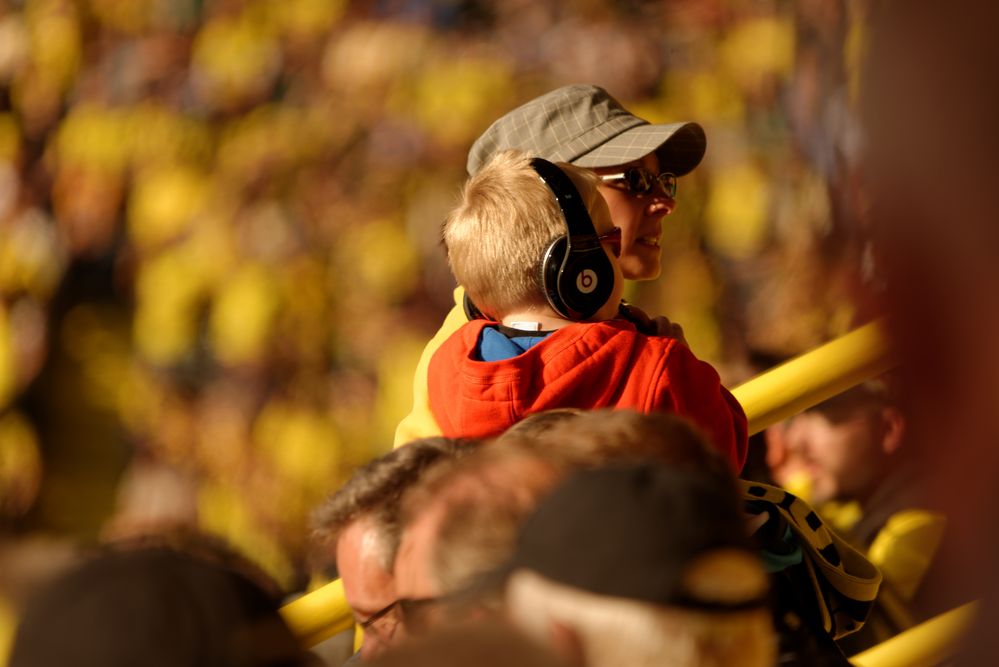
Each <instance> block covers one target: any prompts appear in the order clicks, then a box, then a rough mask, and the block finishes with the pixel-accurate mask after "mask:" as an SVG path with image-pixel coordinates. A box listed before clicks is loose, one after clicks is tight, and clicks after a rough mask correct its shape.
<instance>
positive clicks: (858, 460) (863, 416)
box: [768, 380, 945, 653]
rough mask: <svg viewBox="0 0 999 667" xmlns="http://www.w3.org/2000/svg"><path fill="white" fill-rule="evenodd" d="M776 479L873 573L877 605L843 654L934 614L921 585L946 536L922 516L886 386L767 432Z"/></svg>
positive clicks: (940, 523)
mask: <svg viewBox="0 0 999 667" xmlns="http://www.w3.org/2000/svg"><path fill="white" fill-rule="evenodd" d="M768 438H769V440H768V445H769V449H770V453H771V456H770V458H771V461H772V462H773V463H775V464H777V466H776V468H775V477H776V478H777V479H778V481H780V482H781V483H782V484H784V485H785V486H788V487H789V488H794V487H795V486H801V487H802V488H803V489H805V490H806V493H807V495H806V497H809V498H811V500H812V503H813V504H814V505H815V506H816V507H817V508H818V510H819V512H820V513H822V514H824V515H827V516H828V518H829V520H830V521H832V522H833V525H835V526H836V527H837V529H838V530H839V531H840V532H842V533H843V534H844V535H846V536H847V538H848V539H849V540H850V541H851V542H852V543H853V544H854V545H855V546H856V547H857V548H858V549H860V550H861V551H863V552H864V553H866V554H867V555H868V557H869V558H870V560H871V562H873V563H874V564H875V565H877V566H878V568H879V569H880V570H881V572H882V575H883V580H882V585H881V590H880V591H879V593H878V602H879V604H878V606H877V608H876V611H875V613H874V615H873V616H872V617H871V618H870V619H868V622H867V624H866V626H865V627H864V629H863V631H862V632H861V633H859V634H858V635H856V636H854V637H851V638H849V639H848V640H846V642H845V644H844V645H845V646H846V647H847V652H848V653H855V652H858V651H860V650H862V649H863V648H867V647H869V646H871V645H873V644H876V643H879V642H880V641H883V640H884V639H887V638H888V637H890V636H892V635H894V634H896V633H897V632H900V631H901V630H905V629H908V628H909V627H911V626H912V625H914V624H915V623H917V622H919V621H922V620H925V619H926V618H928V617H929V616H932V615H933V613H932V612H933V611H938V610H935V609H934V610H930V611H927V610H926V609H925V608H923V607H924V604H925V603H924V602H923V601H922V600H921V596H920V595H919V592H920V588H921V586H920V584H921V583H922V581H923V579H924V578H925V576H926V575H927V573H928V572H929V570H930V568H931V565H932V563H933V560H934V556H935V554H936V552H937V550H938V548H939V546H940V544H941V542H942V540H943V537H944V523H945V522H944V517H943V516H942V515H941V514H939V513H937V512H931V511H928V510H927V509H926V507H927V503H926V500H925V498H924V489H925V484H926V480H925V479H924V476H923V475H922V474H921V472H920V470H919V467H918V466H917V465H916V462H915V461H914V460H913V456H912V452H911V450H909V449H908V448H907V447H906V442H907V440H908V437H907V434H906V419H905V417H904V416H903V415H902V413H901V410H900V408H899V406H898V405H897V402H896V401H895V400H894V399H893V398H892V395H891V393H890V389H889V387H888V385H887V383H886V382H885V381H881V380H875V381H869V382H867V383H865V384H863V385H860V386H858V387H855V388H854V389H851V390H849V391H847V392H844V393H842V394H840V395H839V396H836V397H834V398H832V399H829V400H828V401H825V402H824V403H822V404H820V405H818V406H816V407H814V408H812V409H810V410H807V411H805V412H804V413H802V414H800V415H797V416H795V417H792V418H791V419H789V420H788V421H787V422H785V423H783V424H780V425H777V426H775V427H772V428H771V429H770V431H769V433H768Z"/></svg>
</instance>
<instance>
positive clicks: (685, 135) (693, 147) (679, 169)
mask: <svg viewBox="0 0 999 667" xmlns="http://www.w3.org/2000/svg"><path fill="white" fill-rule="evenodd" d="M706 146H707V139H706V137H705V135H704V129H703V128H702V127H701V126H700V125H698V124H697V123H690V122H687V123H670V124H668V125H638V126H637V127H632V128H630V129H627V130H625V131H624V132H622V133H621V134H618V135H616V136H614V137H611V138H610V139H608V140H607V141H605V142H604V143H602V144H601V145H599V146H597V147H596V148H594V149H593V150H591V151H589V152H588V153H586V154H585V155H581V156H580V157H578V158H576V159H575V160H573V161H572V163H573V164H575V165H578V166H580V167H588V168H591V169H592V168H595V167H613V166H615V165H619V164H625V163H628V162H631V161H633V160H638V159H640V158H642V157H644V156H646V155H648V154H649V153H651V152H653V151H659V162H660V164H659V168H660V169H662V170H663V171H670V172H672V173H674V174H676V175H677V176H683V175H684V174H688V173H690V172H691V171H692V170H693V169H694V167H696V166H697V165H698V164H700V163H701V158H703V157H704V150H705V148H706Z"/></svg>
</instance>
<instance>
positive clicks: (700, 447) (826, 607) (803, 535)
mask: <svg viewBox="0 0 999 667" xmlns="http://www.w3.org/2000/svg"><path fill="white" fill-rule="evenodd" d="M528 425H529V423H528ZM519 430H520V427H519V425H518V426H516V427H514V428H512V429H510V431H509V432H508V434H504V435H503V436H502V437H501V438H500V441H501V442H503V441H508V442H511V443H516V444H519V445H520V446H524V447H527V448H531V449H534V450H538V451H543V452H545V453H546V454H547V455H550V456H555V457H557V458H558V459H559V460H560V461H562V462H563V463H564V464H565V465H568V466H569V467H570V468H573V469H578V468H583V469H589V468H594V467H599V466H604V465H609V464H621V463H632V464H633V463H648V462H655V463H659V464H664V465H666V466H667V467H669V468H670V469H671V470H678V471H689V472H691V474H696V475H700V476H709V477H711V478H712V479H713V480H715V481H714V483H715V484H717V485H719V487H721V488H725V487H727V488H729V490H730V491H733V492H736V493H738V494H739V496H740V497H741V499H742V503H743V510H744V512H745V513H746V521H747V525H748V532H750V533H751V534H752V540H753V543H754V544H755V546H756V548H757V549H758V550H759V554H760V556H761V557H762V559H763V563H764V567H765V569H766V571H767V573H768V574H769V575H770V578H771V582H772V586H773V589H774V595H773V605H772V607H773V615H774V622H775V625H776V628H777V630H778V635H779V640H780V641H779V654H780V662H781V664H788V665H791V664H795V665H845V664H847V662H846V658H845V657H843V653H842V651H841V650H840V649H839V648H838V647H837V646H836V644H835V643H834V641H833V640H834V638H839V637H842V636H845V635H847V634H849V633H851V632H855V631H856V630H857V629H858V628H860V627H861V626H862V625H863V623H864V621H865V619H866V618H867V615H868V612H869V611H870V609H871V606H872V604H873V600H874V596H875V594H876V593H877V590H878V584H879V582H880V580H881V575H880V574H879V573H878V571H877V569H876V568H875V567H874V566H873V565H872V564H871V563H869V562H868V561H867V560H865V559H864V558H863V556H861V555H860V554H859V553H857V552H856V551H855V550H854V549H853V548H852V547H850V546H849V545H848V544H846V543H845V542H844V541H843V540H842V539H840V538H839V537H837V536H836V535H835V534H834V533H833V532H832V531H830V530H829V529H828V528H827V527H826V526H825V525H824V524H823V522H822V521H821V520H820V519H819V518H818V516H816V515H815V513H814V512H813V511H812V508H811V507H810V506H808V505H807V504H806V503H804V502H803V501H801V500H799V499H797V498H795V497H794V496H793V495H791V494H790V493H787V492H785V491H784V490H783V489H779V488H775V487H772V486H768V485H765V484H758V483H755V482H746V481H743V480H739V482H738V485H736V481H735V480H734V479H733V478H732V474H731V471H730V470H729V468H728V466H727V465H726V464H725V461H724V460H723V459H722V458H721V457H720V456H719V455H718V454H717V453H716V452H714V451H713V450H712V449H711V448H710V447H708V445H707V444H706V442H705V440H704V437H703V435H702V434H701V433H699V432H698V430H697V429H696V428H695V427H694V426H693V425H691V424H690V423H689V422H687V421H686V420H684V419H682V418H679V417H677V416H676V415H670V414H655V413H654V414H648V415H644V414H640V413H636V412H632V411H628V410H615V411H594V412H590V413H584V414H579V415H576V416H572V417H563V418H561V419H559V420H558V421H557V422H556V423H554V424H552V425H550V426H549V428H547V429H545V430H544V431H542V432H540V433H536V434H534V435H533V436H531V437H528V438H526V439H523V438H518V437H517V432H518V431H519Z"/></svg>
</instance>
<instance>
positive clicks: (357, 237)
mask: <svg viewBox="0 0 999 667" xmlns="http://www.w3.org/2000/svg"><path fill="white" fill-rule="evenodd" d="M864 11H865V3H864V2H863V1H861V0H849V1H848V0H798V1H796V2H791V1H778V0H670V1H666V0H663V1H658V2H657V1H641V0H620V1H615V2H608V1H606V0H603V1H596V0H531V1H527V0H503V1H500V0H492V1H489V0H480V1H473V0H464V1H463V0H394V1H393V0H382V1H378V0H370V1H368V2H349V1H347V0H280V1H277V0H20V1H18V0H0V514H2V525H3V531H2V533H3V534H5V535H6V537H12V536H13V537H17V538H18V539H22V538H27V537H29V536H38V535H44V536H48V537H49V538H58V539H67V540H72V541H74V542H82V543H88V542H91V543H92V542H94V541H97V540H100V539H105V538H108V537H113V536H127V535H129V534H132V533H136V532H141V531H144V530H148V529H150V527H155V526H158V525H171V524H180V525H194V526H198V527H200V528H203V529H205V530H207V531H209V532H211V533H214V534H217V535H220V536H222V537H224V538H226V539H227V540H229V541H230V542H232V543H233V544H235V545H236V546H237V547H238V548H239V549H240V550H241V551H242V552H244V553H245V554H246V555H247V556H249V557H250V558H252V559H253V560H254V561H256V563H257V564H258V565H260V566H261V567H263V568H264V569H266V570H267V571H268V572H269V573H270V574H272V575H273V576H274V577H276V578H277V580H278V581H279V582H280V583H281V584H282V585H283V586H284V587H285V588H286V590H288V591H294V590H300V589H301V588H302V587H303V586H304V585H305V582H306V580H307V577H308V574H309V568H308V565H307V559H306V554H305V540H306V537H307V530H306V525H307V516H308V512H309V510H310V509H311V508H312V507H314V506H315V505H316V504H317V503H318V502H319V500H321V499H322V498H323V497H324V496H325V495H326V494H328V493H329V492H330V491H332V490H334V489H336V488H337V487H338V486H339V485H340V484H341V483H342V482H343V481H344V480H345V479H346V478H347V477H348V476H349V474H350V472H351V471H352V470H353V469H355V468H356V467H357V466H358V465H359V464H361V463H363V462H365V461H367V460H368V459H370V458H371V457H372V456H373V455H375V454H378V453H382V452H384V451H386V450H387V449H388V448H389V446H390V442H391V435H392V432H393V430H394V428H395V425H396V423H397V421H398V419H399V418H400V417H401V416H402V415H403V414H404V413H405V412H406V411H407V410H408V408H409V406H410V400H411V382H412V371H413V368H414V366H415V363H416V358H417V356H418V353H419V351H420V349H421V348H422V345H423V343H424V342H425V341H426V340H427V338H428V337H429V336H430V335H431V334H432V333H433V331H435V330H436V327H437V326H438V324H439V323H440V321H441V318H442V317H443V315H444V313H445V312H446V311H447V309H448V308H449V306H450V305H451V288H452V283H451V279H450V276H449V274H448V271H447V266H446V263H445V261H444V257H443V252H442V250H441V248H440V246H439V227H440V223H441V221H442V219H443V218H444V215H445V214H446V212H447V210H448V209H449V207H450V206H451V204H452V203H453V201H454V198H455V196H456V193H457V189H458V187H459V186H460V184H461V183H462V181H463V179H464V177H465V171H464V166H465V155H466V152H467V150H468V147H469V146H470V145H471V143H472V141H473V140H474V139H475V138H476V136H478V134H479V133H480V132H481V131H482V130H484V129H485V128H486V127H487V126H488V124H489V123H490V122H491V121H492V120H494V119H495V118H497V117H498V116H500V115H502V114H503V113H505V112H506V111H508V110H509V109H511V108H513V107H514V106H517V105H518V104H520V103H522V102H524V101H526V100H528V99H530V98H532V97H535V96H536V95H539V94H541V93H543V92H545V91H547V90H549V89H552V88H555V87H557V86H560V85H564V84H566V83H572V82H588V83H596V84H599V85H602V86H604V87H606V88H607V89H608V90H609V91H610V92H611V93H612V94H613V95H615V96H616V97H617V98H618V99H620V100H621V102H622V103H623V104H624V105H625V106H626V107H627V108H628V109H630V110H632V111H633V112H635V113H636V114H638V115H640V116H643V117H645V118H647V119H648V120H650V121H654V122H670V121H677V120H694V121H698V122H700V123H701V124H703V125H704V127H705V129H706V131H707V136H708V151H707V155H706V157H705V160H704V163H703V164H702V166H701V167H700V168H698V169H697V170H696V171H695V172H694V173H693V174H692V175H691V176H688V177H685V178H683V179H682V180H681V181H680V188H679V196H678V201H679V207H678V210H677V211H676V213H675V214H674V215H672V216H671V217H670V218H668V219H667V221H666V222H667V224H666V225H665V235H664V239H663V245H664V274H663V276H662V277H661V278H660V279H659V280H658V281H655V282H650V283H643V284H640V285H639V284H635V285H631V286H630V287H629V293H628V296H629V298H630V299H631V300H633V301H634V302H636V303H638V304H639V305H641V306H642V307H644V308H646V309H647V310H648V311H650V312H652V311H654V312H655V313H663V314H666V315H667V316H669V317H670V318H671V319H673V320H674V321H677V322H680V323H681V324H682V325H683V326H684V328H685V331H686V333H687V337H688V339H689V341H690V343H691V347H692V348H693V350H694V352H695V353H696V354H697V355H698V356H700V357H701V358H704V359H706V360H708V361H710V362H712V363H714V364H715V365H716V366H717V367H718V368H719V369H720V370H721V372H722V375H723V379H724V380H725V381H726V382H727V383H728V384H729V385H734V384H737V383H738V382H741V381H743V380H745V379H747V378H748V377H750V376H752V375H753V374H755V373H756V372H759V371H760V370H763V369H765V368H766V367H768V366H770V365H772V364H773V363H775V362H776V361H778V360H781V359H784V358H786V357H788V356H790V355H793V354H796V353H799V352H802V351H804V350H806V349H809V348H811V347H813V346H815V345H817V344H819V343H821V342H823V341H825V340H828V339H829V338H830V337H831V336H834V335H837V334H841V333H844V332H845V331H847V330H848V329H849V328H851V327H852V326H854V325H856V324H857V323H858V321H860V320H861V319H863V317H864V314H863V313H858V312H857V311H858V306H857V305H856V303H857V302H856V301H855V300H854V299H853V298H851V294H852V292H853V291H854V289H853V288H854V286H855V285H856V283H857V281H860V280H867V281H872V280H876V275H874V273H875V272H874V271H872V267H871V262H870V259H869V257H868V256H867V254H866V251H865V246H864V224H863V223H864V211H865V202H864V197H863V192H861V191H860V190H859V188H858V187H857V185H856V183H857V174H856V169H855V161H856V158H857V153H858V150H859V146H860V137H858V133H857V129H856V122H855V120H854V111H855V109H856V105H857V93H858V81H857V76H858V71H857V63H858V59H859V58H860V56H861V54H862V50H863V47H864V26H865V15H864ZM0 607H2V603H0ZM3 613H4V612H3V610H2V608H0V616H2V615H3ZM0 625H2V623H0Z"/></svg>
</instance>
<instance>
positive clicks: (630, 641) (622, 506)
mask: <svg viewBox="0 0 999 667" xmlns="http://www.w3.org/2000/svg"><path fill="white" fill-rule="evenodd" d="M512 565H513V567H514V568H515V570H514V573H513V575H512V576H511V578H510V581H509V583H508V587H507V606H508V611H509V613H510V614H511V616H512V617H513V618H514V620H515V621H517V622H518V623H520V624H521V625H522V626H523V627H524V628H525V629H526V630H528V631H529V632H531V633H532V634H534V635H535V636H537V637H538V638H540V639H543V640H546V641H551V642H554V643H555V645H556V647H560V648H561V649H563V650H565V649H566V648H567V647H568V648H569V649H570V650H575V651H578V652H580V653H581V654H582V655H581V656H580V657H582V658H583V660H584V661H585V662H586V664H611V663H617V664H629V665H653V664H680V665H705V664H718V665H730V664H731V665H760V666H761V667H762V665H766V664H771V661H772V659H773V650H774V647H773V630H772V628H771V626H770V621H769V612H768V611H767V609H766V595H767V579H766V575H765V573H764V571H763V568H762V566H761V564H760V562H759V560H758V557H757V556H756V555H755V553H754V552H753V550H752V549H751V547H749V544H748V540H747V537H746V534H745V527H744V525H743V521H742V516H741V512H740V506H739V502H738V498H737V496H736V494H735V491H734V489H733V488H732V487H731V486H730V485H728V484H722V483H720V480H718V479H717V478H715V477H714V476H712V475H698V474H696V473H694V472H693V471H690V470H681V469H674V468H669V467H666V466H660V465H655V464H640V465H627V466H615V467H608V468H601V469H596V470H589V471H584V472H581V473H579V474H577V475H575V476H573V477H571V478H570V479H569V480H567V481H566V482H565V483H564V484H562V485H560V486H559V487H558V488H556V489H555V490H554V491H553V492H552V493H551V494H550V495H549V496H548V497H547V498H545V499H544V500H543V501H541V503H540V504H539V506H538V508H537V510H536V512H535V513H534V514H533V515H532V516H531V517H530V518H529V519H528V520H527V521H526V523H525V524H524V527H523V530H522V532H521V535H520V538H519V541H518V544H517V547H516V550H515V553H514V556H513V562H512Z"/></svg>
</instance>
